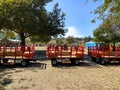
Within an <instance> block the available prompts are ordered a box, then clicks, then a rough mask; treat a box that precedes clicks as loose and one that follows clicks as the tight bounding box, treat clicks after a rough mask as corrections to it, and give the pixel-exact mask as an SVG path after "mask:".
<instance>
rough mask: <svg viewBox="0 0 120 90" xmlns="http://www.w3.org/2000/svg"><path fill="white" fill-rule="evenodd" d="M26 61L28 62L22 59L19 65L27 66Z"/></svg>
mask: <svg viewBox="0 0 120 90" xmlns="http://www.w3.org/2000/svg"><path fill="white" fill-rule="evenodd" d="M28 63H29V62H28V61H25V60H22V61H21V65H22V66H27V65H28Z"/></svg>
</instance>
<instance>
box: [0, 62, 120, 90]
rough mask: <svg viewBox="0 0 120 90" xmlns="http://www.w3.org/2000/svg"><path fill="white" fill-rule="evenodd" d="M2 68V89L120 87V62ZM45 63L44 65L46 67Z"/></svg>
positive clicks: (100, 89)
mask: <svg viewBox="0 0 120 90" xmlns="http://www.w3.org/2000/svg"><path fill="white" fill-rule="evenodd" d="M42 63H46V64H47V66H46V68H45V65H44V66H43V65H42V64H40V63H39V62H37V63H34V64H33V63H32V64H30V65H28V66H27V67H21V66H19V65H17V66H10V67H9V66H7V67H2V68H1V69H0V70H1V72H0V90H120V65H118V64H110V65H106V66H101V65H98V64H95V63H92V62H88V61H84V62H82V63H80V65H79V66H73V65H70V64H65V65H63V64H62V65H58V66H57V67H52V66H51V64H50V61H49V60H48V61H44V62H42ZM42 66H43V67H42Z"/></svg>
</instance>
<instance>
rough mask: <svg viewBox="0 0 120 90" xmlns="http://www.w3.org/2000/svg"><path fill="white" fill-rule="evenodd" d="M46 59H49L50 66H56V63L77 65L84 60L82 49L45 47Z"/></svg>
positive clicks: (74, 47) (80, 47)
mask: <svg viewBox="0 0 120 90" xmlns="http://www.w3.org/2000/svg"><path fill="white" fill-rule="evenodd" d="M46 57H47V58H49V59H51V64H52V66H55V65H57V64H58V62H62V63H74V64H76V65H78V64H79V61H80V60H83V59H84V47H83V46H71V47H64V46H52V47H51V46H47V50H46Z"/></svg>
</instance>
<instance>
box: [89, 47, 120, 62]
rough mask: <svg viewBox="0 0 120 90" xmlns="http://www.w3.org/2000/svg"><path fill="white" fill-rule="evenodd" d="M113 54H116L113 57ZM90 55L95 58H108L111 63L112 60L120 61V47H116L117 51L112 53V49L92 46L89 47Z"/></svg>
mask: <svg viewBox="0 0 120 90" xmlns="http://www.w3.org/2000/svg"><path fill="white" fill-rule="evenodd" d="M112 52H114V53H115V54H113V55H112ZM88 55H90V56H92V57H95V58H107V59H108V60H109V61H110V60H111V58H114V59H115V60H118V59H120V46H116V47H115V51H112V47H106V46H102V47H100V46H90V47H88Z"/></svg>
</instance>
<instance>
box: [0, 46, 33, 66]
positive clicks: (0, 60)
mask: <svg viewBox="0 0 120 90" xmlns="http://www.w3.org/2000/svg"><path fill="white" fill-rule="evenodd" d="M34 51H35V48H34V46H33V45H27V46H17V45H16V46H12V45H11V46H9V47H6V46H5V45H4V46H0V64H15V63H21V65H22V66H26V65H27V64H28V63H29V61H31V60H33V58H32V57H33V55H34Z"/></svg>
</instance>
